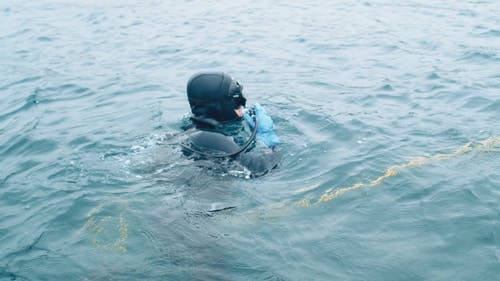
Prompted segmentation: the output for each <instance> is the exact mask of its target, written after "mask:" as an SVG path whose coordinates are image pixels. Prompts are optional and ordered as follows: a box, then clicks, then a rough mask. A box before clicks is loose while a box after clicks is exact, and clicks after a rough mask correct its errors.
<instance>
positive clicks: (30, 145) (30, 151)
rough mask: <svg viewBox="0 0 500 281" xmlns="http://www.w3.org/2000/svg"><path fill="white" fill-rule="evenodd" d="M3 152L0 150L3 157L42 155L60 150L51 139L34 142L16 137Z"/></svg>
mask: <svg viewBox="0 0 500 281" xmlns="http://www.w3.org/2000/svg"><path fill="white" fill-rule="evenodd" d="M11 142H13V143H12V144H10V145H7V146H6V147H5V148H4V149H3V150H0V155H1V156H2V157H7V156H9V155H40V154H46V153H49V152H52V151H54V150H56V149H57V148H58V144H57V142H55V141H53V140H49V139H41V140H32V139H29V138H26V137H21V138H19V136H15V137H13V138H11V140H10V141H9V143H11Z"/></svg>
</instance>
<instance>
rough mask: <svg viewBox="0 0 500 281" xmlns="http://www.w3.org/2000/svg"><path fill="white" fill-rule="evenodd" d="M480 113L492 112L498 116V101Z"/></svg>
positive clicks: (499, 109)
mask: <svg viewBox="0 0 500 281" xmlns="http://www.w3.org/2000/svg"><path fill="white" fill-rule="evenodd" d="M480 111H481V112H493V113H496V115H497V116H498V115H499V114H500V100H497V101H495V102H492V103H490V104H489V105H487V106H485V107H484V108H482V109H481V110H480Z"/></svg>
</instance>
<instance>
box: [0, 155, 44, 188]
mask: <svg viewBox="0 0 500 281" xmlns="http://www.w3.org/2000/svg"><path fill="white" fill-rule="evenodd" d="M40 164H41V162H40V161H34V160H27V161H23V162H20V163H17V164H16V165H15V169H14V171H9V172H7V173H8V174H7V175H6V176H5V177H4V178H3V179H2V182H3V183H5V182H7V181H9V179H10V178H12V177H14V176H17V175H19V174H22V173H25V172H28V171H30V170H31V169H32V168H34V167H36V166H38V165H40ZM5 172H6V170H3V171H2V174H4V173H5Z"/></svg>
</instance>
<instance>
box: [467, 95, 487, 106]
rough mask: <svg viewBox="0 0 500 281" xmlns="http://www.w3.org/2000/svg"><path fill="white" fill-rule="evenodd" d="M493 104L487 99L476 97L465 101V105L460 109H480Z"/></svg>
mask: <svg viewBox="0 0 500 281" xmlns="http://www.w3.org/2000/svg"><path fill="white" fill-rule="evenodd" d="M492 103H493V101H491V100H489V99H487V98H483V97H480V96H476V97H470V98H468V99H467V100H466V103H465V104H464V105H463V106H462V107H465V108H478V107H482V108H484V107H485V106H489V105H491V104H492Z"/></svg>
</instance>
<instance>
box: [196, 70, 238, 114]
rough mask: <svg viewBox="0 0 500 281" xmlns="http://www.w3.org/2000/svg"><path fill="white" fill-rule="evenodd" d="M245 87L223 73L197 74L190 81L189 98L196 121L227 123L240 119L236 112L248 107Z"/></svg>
mask: <svg viewBox="0 0 500 281" xmlns="http://www.w3.org/2000/svg"><path fill="white" fill-rule="evenodd" d="M242 91H243V86H242V85H241V84H240V83H239V82H238V81H236V80H235V79H233V78H232V77H231V76H229V75H227V74H226V73H223V72H201V73H196V74H194V75H193V76H191V78H190V79H189V81H188V84H187V97H188V101H189V106H190V107H191V112H192V113H193V115H194V119H198V120H203V119H214V120H216V121H218V122H227V121H232V120H236V119H239V118H240V117H238V115H237V114H236V113H235V112H234V110H235V109H237V108H239V107H240V106H245V105H246V101H247V100H246V98H245V97H244V96H243V92H242Z"/></svg>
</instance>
